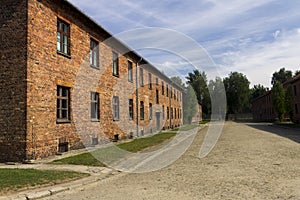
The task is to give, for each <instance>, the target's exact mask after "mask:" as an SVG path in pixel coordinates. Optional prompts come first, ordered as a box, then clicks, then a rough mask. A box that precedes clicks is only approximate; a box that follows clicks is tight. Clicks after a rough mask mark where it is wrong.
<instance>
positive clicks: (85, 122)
mask: <svg viewBox="0 0 300 200" xmlns="http://www.w3.org/2000/svg"><path fill="white" fill-rule="evenodd" d="M103 6H105V5H103ZM0 13H1V18H0V20H1V21H0V24H1V32H0V34H1V35H0V38H1V45H0V62H1V66H0V77H1V78H0V91H1V92H0V130H1V131H0V162H1V161H23V160H31V159H40V158H45V157H48V156H52V155H55V154H56V153H57V152H64V151H68V150H72V149H78V148H82V147H84V146H86V145H95V144H98V143H100V144H101V143H105V142H107V140H110V139H114V138H115V136H119V137H120V138H121V137H129V136H140V135H144V134H148V133H155V132H156V131H159V130H160V129H169V128H171V127H177V126H180V125H182V123H183V121H182V113H183V110H182V92H183V89H182V88H181V87H180V86H178V85H177V84H175V83H173V82H172V81H171V80H170V79H169V78H168V77H167V76H165V75H164V74H163V73H161V72H160V71H159V70H157V69H156V68H155V67H154V66H153V65H151V63H149V62H147V61H146V60H145V59H141V56H140V55H138V54H137V53H136V52H134V51H133V50H131V49H129V48H128V47H127V46H126V45H124V44H123V43H122V42H120V41H119V40H117V39H112V40H110V41H109V42H105V41H106V40H107V39H109V38H111V36H112V35H111V34H110V33H109V32H107V31H106V30H105V29H103V28H102V27H101V26H99V25H98V24H97V23H95V22H94V21H93V20H92V19H90V18H89V17H88V16H86V15H85V14H84V13H82V12H81V11H80V10H79V9H77V8H76V7H75V6H73V5H72V4H71V3H69V2H68V1H66V0H51V1H49V0H41V1H36V0H2V1H1V6H0ZM137 66H139V67H137Z"/></svg>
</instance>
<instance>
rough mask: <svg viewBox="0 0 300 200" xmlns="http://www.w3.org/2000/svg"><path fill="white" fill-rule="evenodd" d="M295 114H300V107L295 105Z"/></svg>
mask: <svg viewBox="0 0 300 200" xmlns="http://www.w3.org/2000/svg"><path fill="white" fill-rule="evenodd" d="M295 113H296V114H298V105H297V104H295Z"/></svg>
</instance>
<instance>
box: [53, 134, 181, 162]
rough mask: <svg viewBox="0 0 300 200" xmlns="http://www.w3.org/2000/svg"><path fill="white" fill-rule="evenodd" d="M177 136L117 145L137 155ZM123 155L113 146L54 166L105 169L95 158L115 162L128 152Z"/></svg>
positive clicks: (159, 136)
mask: <svg viewBox="0 0 300 200" xmlns="http://www.w3.org/2000/svg"><path fill="white" fill-rule="evenodd" d="M175 135H176V133H171V132H165V133H159V134H156V135H153V136H151V137H145V138H138V139H134V140H132V141H130V142H126V143H121V144H117V145H116V146H117V147H119V148H120V149H123V150H126V151H129V152H133V153H136V152H139V151H142V150H144V149H147V148H149V147H152V146H156V145H159V144H161V143H163V142H164V141H166V140H168V139H170V138H172V137H174V136H175ZM123 153H124V154H122V152H119V151H118V152H116V151H115V147H114V146H112V147H107V148H102V149H98V150H95V151H93V152H91V153H83V154H79V155H76V156H71V157H67V158H63V159H60V160H54V161H53V162H52V164H72V165H87V166H99V167H105V164H103V163H101V162H100V161H99V160H98V159H96V158H95V157H98V158H100V160H102V159H101V158H104V159H105V160H106V161H109V159H110V158H111V161H113V160H117V159H118V158H121V157H123V156H124V155H125V154H126V152H123Z"/></svg>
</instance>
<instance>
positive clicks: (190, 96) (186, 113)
mask: <svg viewBox="0 0 300 200" xmlns="http://www.w3.org/2000/svg"><path fill="white" fill-rule="evenodd" d="M197 106H198V103H197V97H196V94H195V92H194V89H193V87H192V86H190V85H189V86H188V87H187V88H186V92H185V94H184V96H183V123H184V124H191V123H192V118H193V117H194V115H195V114H196V112H197Z"/></svg>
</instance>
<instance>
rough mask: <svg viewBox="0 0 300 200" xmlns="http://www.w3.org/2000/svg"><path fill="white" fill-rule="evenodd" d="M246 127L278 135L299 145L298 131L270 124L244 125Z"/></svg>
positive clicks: (299, 135)
mask: <svg viewBox="0 0 300 200" xmlns="http://www.w3.org/2000/svg"><path fill="white" fill-rule="evenodd" d="M246 125H248V126H250V127H252V128H255V129H258V130H262V131H266V132H269V133H272V134H276V135H279V136H281V137H285V138H288V139H290V140H292V141H294V142H297V143H300V129H293V128H286V127H280V126H277V125H273V124H271V123H246Z"/></svg>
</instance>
